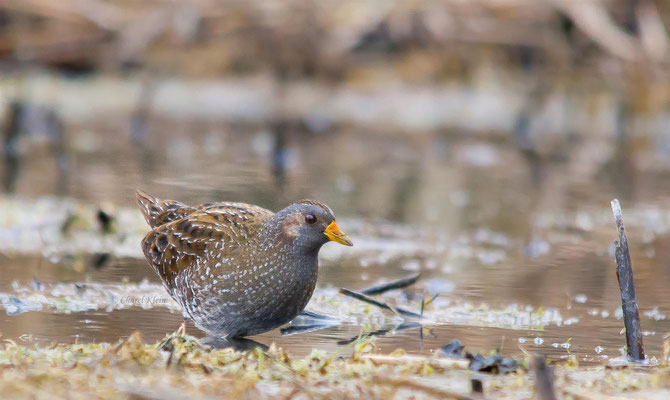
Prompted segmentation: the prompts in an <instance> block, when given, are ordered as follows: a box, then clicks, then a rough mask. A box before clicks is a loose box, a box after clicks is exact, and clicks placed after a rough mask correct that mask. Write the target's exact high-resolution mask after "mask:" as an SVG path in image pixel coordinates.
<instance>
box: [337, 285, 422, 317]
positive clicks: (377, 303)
mask: <svg viewBox="0 0 670 400" xmlns="http://www.w3.org/2000/svg"><path fill="white" fill-rule="evenodd" d="M340 293H341V294H343V295H345V296H349V297H353V298H354V299H356V300H360V301H362V302H365V303H368V304H372V305H373V306H376V307H379V308H382V309H384V310H389V311H391V312H394V313H398V314H400V315H404V316H406V317H414V318H423V316H422V315H421V314H418V313H415V312H413V311H409V310H405V309H404V308H400V307H393V306H391V305H389V304H388V303H385V302H383V301H379V300H375V299H373V298H372V297H370V296H366V295H364V294H363V293H360V292H356V291H353V290H350V289H345V288H340Z"/></svg>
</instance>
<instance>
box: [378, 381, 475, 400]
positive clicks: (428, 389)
mask: <svg viewBox="0 0 670 400" xmlns="http://www.w3.org/2000/svg"><path fill="white" fill-rule="evenodd" d="M373 382H374V383H376V384H378V385H384V386H394V387H404V388H407V389H410V390H414V391H420V392H424V393H426V394H428V395H429V396H433V397H437V398H440V399H457V400H475V399H477V398H479V397H473V396H468V395H466V394H460V393H457V392H453V391H451V390H447V389H443V388H436V387H433V386H428V385H425V384H423V383H420V382H417V381H414V380H411V379H406V378H387V377H383V376H375V377H374V378H373Z"/></svg>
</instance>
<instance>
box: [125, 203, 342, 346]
mask: <svg viewBox="0 0 670 400" xmlns="http://www.w3.org/2000/svg"><path fill="white" fill-rule="evenodd" d="M137 203H138V205H139V207H140V209H141V211H142V215H143V216H144V219H145V220H146V222H147V223H148V224H149V226H150V227H151V231H149V233H147V234H146V236H145V237H144V239H142V242H141V246H142V251H143V253H144V256H145V258H146V259H147V261H148V263H149V265H150V266H151V268H152V269H153V270H154V272H156V274H158V276H159V277H160V279H161V281H162V283H163V285H164V287H165V288H166V289H167V291H168V293H169V294H170V296H171V297H172V298H173V299H174V300H175V301H176V302H177V303H178V304H179V306H180V307H181V309H182V311H183V313H184V316H185V317H188V318H190V319H191V320H192V321H193V322H194V324H195V325H196V326H197V327H198V328H200V329H201V330H203V331H205V332H206V333H208V334H209V335H211V336H215V337H223V338H241V337H245V336H252V335H257V334H260V333H263V332H266V331H269V330H272V329H274V328H277V327H279V326H281V325H283V324H285V323H288V322H290V321H291V320H292V319H293V318H295V317H296V316H297V315H298V314H299V313H300V312H302V311H303V310H304V308H305V306H306V305H307V303H308V301H309V299H310V298H311V296H312V293H313V292H314V288H315V286H316V280H317V275H318V269H319V268H318V253H319V250H320V249H321V246H323V245H324V244H326V243H327V242H329V241H333V242H336V243H339V244H342V245H345V246H352V245H353V243H352V241H351V239H349V237H348V236H347V235H346V234H345V233H344V232H342V231H341V230H340V228H339V227H338V225H337V224H336V223H335V216H334V214H333V211H332V210H331V209H330V207H328V206H327V205H325V204H323V203H320V202H318V201H314V200H299V201H297V202H295V203H293V204H290V205H289V206H287V207H285V208H284V209H282V210H280V211H278V212H276V213H274V212H272V211H270V210H267V209H265V208H262V207H259V206H255V205H251V204H245V203H235V202H217V203H207V204H202V205H200V206H196V207H192V206H188V205H186V204H183V203H180V202H178V201H174V200H160V199H158V198H156V197H153V196H151V195H149V194H147V193H145V192H143V191H141V190H138V191H137Z"/></svg>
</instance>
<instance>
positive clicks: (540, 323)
mask: <svg viewBox="0 0 670 400" xmlns="http://www.w3.org/2000/svg"><path fill="white" fill-rule="evenodd" d="M12 289H13V291H12V292H9V293H7V292H0V308H3V309H4V310H5V312H7V313H8V314H20V313H23V312H28V311H49V312H53V313H73V312H85V311H92V310H105V311H108V312H109V311H113V310H121V309H127V308H130V307H141V308H143V309H151V308H155V307H162V308H168V309H169V310H171V311H174V312H179V310H180V309H179V307H178V306H177V304H176V303H175V302H174V301H173V300H172V298H170V296H169V295H168V294H167V292H166V291H165V289H164V288H163V286H162V285H160V284H158V283H151V282H148V281H142V282H139V283H100V282H74V283H62V282H59V283H39V285H36V284H35V282H31V283H30V284H28V285H21V284H19V283H18V282H13V283H12ZM379 298H380V299H382V300H384V301H385V302H387V303H389V304H392V308H393V309H395V310H398V309H400V310H403V309H410V310H415V311H412V312H410V314H412V315H414V316H419V315H420V313H421V301H416V300H411V299H410V298H409V297H408V296H407V295H406V294H404V293H400V294H398V293H394V294H384V295H382V296H380V297H379ZM424 305H425V307H424V310H423V318H422V320H423V321H424V322H425V323H427V324H458V325H470V326H483V327H502V328H510V329H542V328H543V327H544V326H546V325H557V326H560V325H562V324H563V323H564V320H563V317H562V316H561V313H560V312H559V311H558V309H553V308H548V309H542V308H540V309H537V310H535V309H533V308H531V307H522V306H519V305H517V304H512V305H509V306H507V307H504V308H501V309H496V308H493V307H491V306H489V305H486V304H479V305H473V304H471V303H468V302H456V301H452V300H450V299H447V298H442V297H439V296H438V297H436V298H435V299H434V300H432V301H431V302H429V303H425V302H424ZM307 307H308V309H309V310H311V311H313V312H315V313H317V314H321V315H325V316H327V317H330V318H333V319H334V320H338V321H341V322H348V323H352V324H356V325H364V324H378V325H382V326H383V325H387V324H397V323H402V322H403V316H402V315H399V314H396V313H395V312H393V310H391V309H389V310H386V311H385V310H384V309H380V308H377V307H371V306H370V305H369V304H366V303H362V302H359V301H356V300H354V299H350V298H348V297H346V296H343V295H340V294H339V293H338V289H336V288H332V287H328V288H317V289H316V291H315V292H314V295H313V296H312V299H311V300H310V302H309V304H308V306H307Z"/></svg>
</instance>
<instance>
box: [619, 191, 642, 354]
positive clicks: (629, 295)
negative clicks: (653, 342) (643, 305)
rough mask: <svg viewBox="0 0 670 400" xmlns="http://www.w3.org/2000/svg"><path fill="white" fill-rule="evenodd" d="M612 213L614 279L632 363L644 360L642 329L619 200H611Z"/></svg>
mask: <svg viewBox="0 0 670 400" xmlns="http://www.w3.org/2000/svg"><path fill="white" fill-rule="evenodd" d="M612 212H613V213H614V221H615V222H616V227H617V230H618V231H619V241H618V242H617V241H615V242H614V244H615V246H616V251H615V257H616V265H617V270H616V277H617V280H618V281H619V290H620V291H621V308H622V310H623V323H624V326H625V327H626V346H627V348H628V357H629V358H630V359H631V360H633V361H642V360H644V359H645V355H644V347H643V346H642V328H641V327H640V312H639V310H638V306H637V300H636V298H635V283H634V281H633V263H632V261H631V258H630V249H629V248H628V238H627V237H626V228H625V227H624V225H623V214H622V212H621V205H620V204H619V200H617V199H614V200H612Z"/></svg>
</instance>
